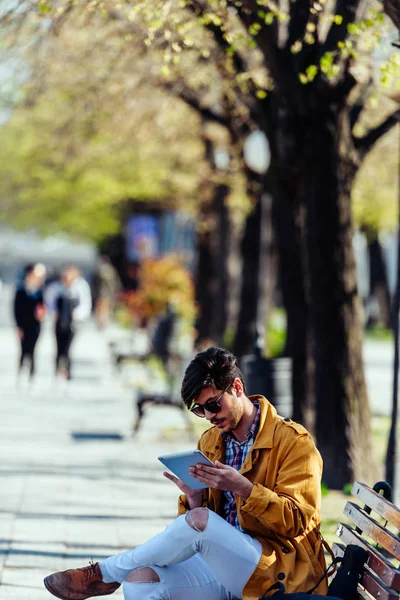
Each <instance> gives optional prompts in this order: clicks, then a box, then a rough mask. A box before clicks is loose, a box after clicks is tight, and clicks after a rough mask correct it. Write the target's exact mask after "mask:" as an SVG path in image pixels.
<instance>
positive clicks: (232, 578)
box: [100, 511, 261, 600]
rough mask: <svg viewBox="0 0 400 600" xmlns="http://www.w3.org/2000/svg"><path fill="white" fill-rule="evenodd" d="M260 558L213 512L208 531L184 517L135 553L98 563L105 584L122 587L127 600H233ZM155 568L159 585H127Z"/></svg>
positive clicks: (253, 545)
mask: <svg viewBox="0 0 400 600" xmlns="http://www.w3.org/2000/svg"><path fill="white" fill-rule="evenodd" d="M260 556H261V544H260V543H259V542H258V541H257V540H255V539H253V538H252V537H251V536H249V535H247V534H246V533H242V532H241V531H239V530H238V529H236V528H235V527H233V526H232V525H230V524H229V523H227V522H226V521H225V520H224V519H222V518H221V517H220V516H218V515H217V514H216V513H214V512H212V511H208V522H207V525H206V527H205V529H204V531H196V530H195V529H193V528H192V527H191V526H190V525H189V524H188V523H187V521H186V518H185V515H181V516H180V517H178V518H177V519H176V520H175V521H173V522H172V523H171V525H169V526H168V527H167V528H166V529H165V530H164V531H162V532H161V533H159V534H158V535H156V536H155V537H153V538H151V539H150V540H149V541H148V542H146V543H145V544H142V545H141V546H138V547H137V548H135V549H134V550H128V551H127V552H123V553H122V554H117V555H116V556H111V557H110V558H107V559H106V560H105V561H103V562H101V563H100V569H101V572H102V575H103V581H104V582H106V583H111V582H113V581H118V582H120V583H122V582H123V590H124V597H125V600H139V599H140V600H187V599H188V598H190V599H191V600H233V599H234V598H235V599H236V598H242V590H243V588H244V586H245V585H246V583H247V581H248V580H249V578H250V576H251V575H252V573H253V571H254V569H255V568H256V566H257V564H258V561H259V560H260ZM139 567H151V568H152V569H153V570H154V571H155V572H156V573H157V575H158V577H159V579H160V581H159V582H152V583H144V582H143V583H142V582H132V581H125V578H126V576H127V575H128V573H129V572H130V571H132V570H133V569H136V568H139Z"/></svg>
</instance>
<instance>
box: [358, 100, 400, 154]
mask: <svg viewBox="0 0 400 600" xmlns="http://www.w3.org/2000/svg"><path fill="white" fill-rule="evenodd" d="M399 121H400V110H397V111H396V112H394V113H393V114H391V115H389V117H387V119H385V120H384V121H383V122H382V123H381V124H380V125H378V126H377V127H375V128H374V129H370V131H368V133H367V134H366V135H364V136H363V137H362V138H359V137H353V141H354V146H355V147H356V149H357V150H358V151H359V153H360V156H361V159H363V158H364V157H365V156H366V155H367V154H368V152H369V151H370V150H371V148H372V147H373V146H374V144H375V143H376V142H377V141H378V140H379V139H380V138H381V137H382V136H383V135H385V133H387V132H388V131H390V130H391V129H392V127H394V126H395V125H396V124H397V123H398V122H399Z"/></svg>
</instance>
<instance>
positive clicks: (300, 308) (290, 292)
mask: <svg viewBox="0 0 400 600" xmlns="http://www.w3.org/2000/svg"><path fill="white" fill-rule="evenodd" d="M273 110H274V113H275V114H274V118H273V119H272V121H273V125H274V126H273V128H271V131H270V132H269V139H270V145H271V151H272V155H273V156H275V157H276V160H275V162H274V163H273V164H272V166H271V169H270V171H271V173H270V177H271V179H272V185H273V197H274V202H273V213H272V214H273V222H274V232H275V239H276V244H277V248H278V261H279V280H280V287H281V290H282V300H283V305H284V308H285V311H286V319H287V333H286V345H285V354H286V355H287V356H289V357H290V358H291V359H292V398H293V412H292V418H293V419H294V420H295V421H297V422H299V423H302V424H303V425H305V426H306V427H307V429H308V430H309V431H310V432H313V430H314V420H315V415H314V406H313V399H314V398H313V394H312V393H311V385H310V383H311V375H310V365H311V362H312V361H311V359H310V356H309V354H310V351H309V348H310V340H309V337H310V328H309V315H308V300H307V293H306V290H307V287H306V273H307V265H306V249H305V243H304V238H305V236H304V213H305V206H304V181H303V180H302V174H301V172H300V165H299V154H300V152H299V142H298V139H297V135H298V131H300V128H299V124H298V122H297V121H296V119H293V118H292V116H291V115H290V114H289V113H288V112H287V111H284V110H282V108H281V107H279V105H278V106H274V108H273Z"/></svg>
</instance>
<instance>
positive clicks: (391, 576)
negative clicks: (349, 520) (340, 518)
mask: <svg viewBox="0 0 400 600" xmlns="http://www.w3.org/2000/svg"><path fill="white" fill-rule="evenodd" d="M336 535H337V536H338V537H339V538H340V539H341V541H342V542H343V544H345V545H346V546H348V545H349V544H356V545H357V546H361V548H364V550H366V551H367V552H368V553H369V556H368V560H367V563H366V564H367V565H368V566H369V568H370V569H371V570H372V571H373V572H374V573H376V574H377V575H378V577H379V578H380V579H381V580H382V581H383V583H384V584H385V585H387V586H388V587H390V588H394V589H395V590H400V571H399V570H398V569H396V568H395V567H394V566H393V565H392V564H391V563H390V562H389V561H388V560H386V558H384V557H383V556H382V555H381V554H380V552H378V550H377V549H376V548H374V547H373V546H371V544H369V543H368V542H367V540H366V539H364V538H362V537H361V536H360V535H359V534H358V533H357V532H356V531H354V529H351V528H350V527H349V526H348V525H345V524H344V523H339V526H338V528H337V530H336ZM336 545H337V544H334V547H335V546H336ZM334 552H335V550H334ZM335 555H336V552H335ZM338 556H341V555H340V554H338Z"/></svg>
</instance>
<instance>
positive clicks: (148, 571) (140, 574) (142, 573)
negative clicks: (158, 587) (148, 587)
mask: <svg viewBox="0 0 400 600" xmlns="http://www.w3.org/2000/svg"><path fill="white" fill-rule="evenodd" d="M125 581H129V582H131V583H159V582H160V578H159V576H158V575H157V573H156V572H155V570H154V569H152V568H151V567H138V568H137V569H133V570H132V571H130V572H129V573H128V575H127V576H126V577H125Z"/></svg>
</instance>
